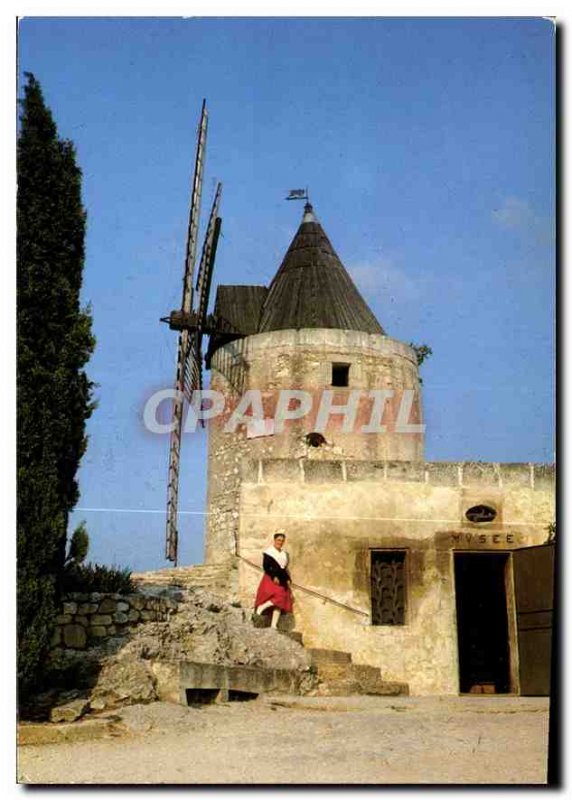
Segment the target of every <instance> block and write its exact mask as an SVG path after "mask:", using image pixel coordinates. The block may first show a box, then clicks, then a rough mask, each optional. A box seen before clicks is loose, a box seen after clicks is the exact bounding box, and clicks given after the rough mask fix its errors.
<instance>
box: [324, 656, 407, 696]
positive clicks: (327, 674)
mask: <svg viewBox="0 0 572 800" xmlns="http://www.w3.org/2000/svg"><path fill="white" fill-rule="evenodd" d="M317 672H318V680H319V682H320V683H319V687H318V694H324V695H328V696H335V695H338V696H341V695H352V694H373V695H402V694H409V687H408V685H407V684H404V683H398V682H394V681H384V680H383V679H382V677H381V671H380V670H379V668H378V667H372V666H369V665H368V664H347V663H346V664H335V663H323V664H318V665H317Z"/></svg>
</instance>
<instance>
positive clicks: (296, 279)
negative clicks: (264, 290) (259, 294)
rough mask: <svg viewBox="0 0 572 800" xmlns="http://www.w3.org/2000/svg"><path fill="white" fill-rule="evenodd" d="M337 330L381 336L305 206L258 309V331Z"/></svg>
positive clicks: (309, 209)
mask: <svg viewBox="0 0 572 800" xmlns="http://www.w3.org/2000/svg"><path fill="white" fill-rule="evenodd" d="M300 328H339V329H342V330H350V331H363V332H365V333H377V334H383V333H384V330H383V328H382V327H381V325H380V324H379V322H378V321H377V319H376V318H375V315H374V314H373V312H372V311H371V310H370V308H369V306H368V305H367V303H366V302H365V300H364V299H363V297H362V296H361V294H360V293H359V291H358V290H357V288H356V286H355V284H354V282H353V281H352V279H351V278H350V276H349V275H348V273H347V271H346V269H345V267H344V265H343V264H342V262H341V261H340V259H339V258H338V256H337V254H336V252H335V250H334V248H333V247H332V245H331V244H330V241H329V239H328V237H327V236H326V234H325V233H324V230H323V228H322V226H321V225H320V223H319V222H318V221H317V219H316V217H315V216H314V213H313V210H312V206H311V205H310V204H309V203H307V204H306V206H305V208H304V217H303V219H302V224H301V225H300V227H299V228H298V232H297V233H296V235H295V236H294V239H293V240H292V244H291V245H290V247H289V248H288V251H287V253H286V255H285V256H284V260H283V261H282V264H281V265H280V268H279V270H278V272H277V273H276V275H275V276H274V279H273V280H272V283H271V284H270V287H269V290H268V295H267V297H266V300H265V302H264V306H263V308H262V314H261V318H260V324H259V328H258V331H259V333H264V332H267V331H279V330H298V329H300Z"/></svg>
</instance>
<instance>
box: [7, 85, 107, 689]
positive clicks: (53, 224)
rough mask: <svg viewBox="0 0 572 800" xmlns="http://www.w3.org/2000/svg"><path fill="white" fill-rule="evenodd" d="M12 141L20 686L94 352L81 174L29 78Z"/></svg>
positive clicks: (44, 612)
mask: <svg viewBox="0 0 572 800" xmlns="http://www.w3.org/2000/svg"><path fill="white" fill-rule="evenodd" d="M20 120H21V127H20V134H19V138H18V200H17V301H18V313H17V335H18V344H17V412H18V420H17V426H18V451H17V453H18V500H17V503H18V505H17V509H18V510H17V513H18V684H19V690H20V693H21V696H24V695H25V694H26V693H27V692H29V691H30V689H32V688H34V687H35V686H36V685H37V682H38V676H39V674H40V670H41V663H42V659H43V657H44V654H45V653H46V651H47V648H48V645H49V642H50V637H51V628H52V620H53V618H54V615H55V613H57V606H58V604H59V598H60V594H61V579H62V572H63V567H64V562H65V546H66V530H67V523H68V514H69V512H70V510H71V509H72V508H73V507H74V505H75V503H76V502H77V499H78V486H77V481H76V472H77V469H78V466H79V463H80V459H81V457H82V455H83V453H84V451H85V448H86V444H87V440H86V436H85V422H86V420H87V418H88V417H89V416H90V415H91V413H92V411H93V408H94V404H93V403H92V401H91V394H92V387H93V384H92V383H91V382H90V381H89V380H88V378H87V376H86V375H85V372H84V371H83V369H82V368H83V366H84V365H85V363H86V362H87V360H88V359H89V356H90V354H91V352H92V351H93V348H94V344H95V341H94V338H93V336H92V334H91V315H90V313H89V311H82V310H81V309H80V297H79V295H80V288H81V282H82V270H83V261H84V235H85V212H84V209H83V206H82V202H81V172H80V170H79V168H78V167H77V165H76V163H75V152H74V148H73V145H72V144H71V142H69V141H63V140H61V139H59V138H58V135H57V130H56V126H55V123H54V121H53V118H52V115H51V113H50V111H49V109H48V108H47V107H46V105H45V103H44V99H43V96H42V92H41V89H40V86H39V84H38V82H37V81H36V79H35V78H34V77H33V75H30V74H27V84H26V86H25V89H24V99H23V100H22V101H21V117H20Z"/></svg>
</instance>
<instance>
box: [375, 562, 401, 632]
mask: <svg viewBox="0 0 572 800" xmlns="http://www.w3.org/2000/svg"><path fill="white" fill-rule="evenodd" d="M371 622H372V625H405V551H404V550H373V551H372V553H371Z"/></svg>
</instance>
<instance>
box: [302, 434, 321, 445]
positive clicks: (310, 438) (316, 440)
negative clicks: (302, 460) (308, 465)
mask: <svg viewBox="0 0 572 800" xmlns="http://www.w3.org/2000/svg"><path fill="white" fill-rule="evenodd" d="M304 438H305V440H306V444H309V445H310V447H321V446H322V445H323V444H326V440H325V438H324V437H323V436H322V434H321V433H317V432H316V431H313V432H312V433H307V434H306V436H305V437H304Z"/></svg>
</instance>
